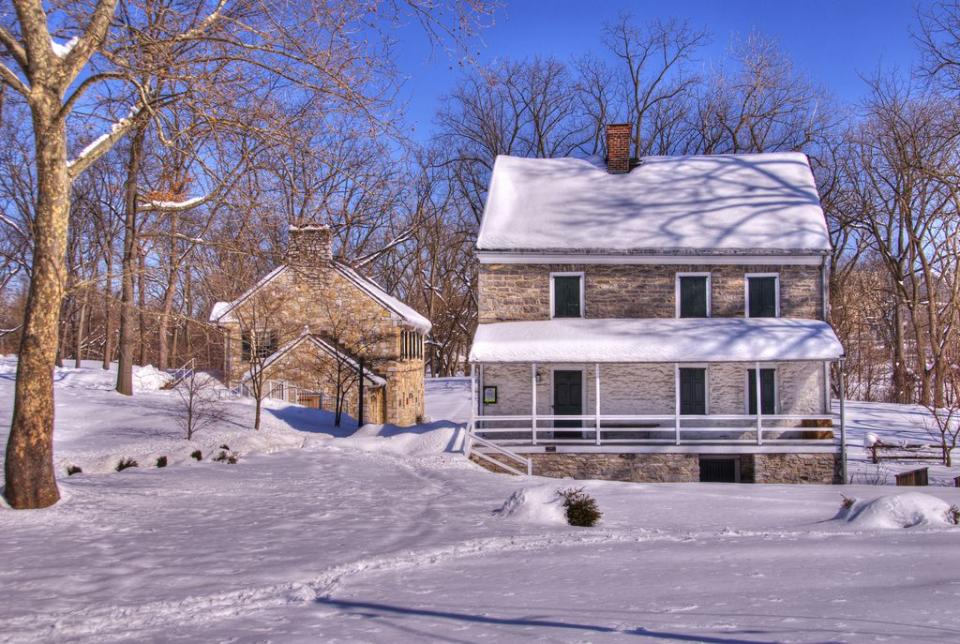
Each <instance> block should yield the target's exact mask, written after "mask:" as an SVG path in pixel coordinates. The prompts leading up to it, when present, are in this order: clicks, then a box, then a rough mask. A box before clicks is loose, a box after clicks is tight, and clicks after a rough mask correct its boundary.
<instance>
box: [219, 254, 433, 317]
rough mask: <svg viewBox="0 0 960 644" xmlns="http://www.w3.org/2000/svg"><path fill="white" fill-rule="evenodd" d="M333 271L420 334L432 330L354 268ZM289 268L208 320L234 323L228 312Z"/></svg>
mask: <svg viewBox="0 0 960 644" xmlns="http://www.w3.org/2000/svg"><path fill="white" fill-rule="evenodd" d="M332 268H333V269H334V270H335V271H336V272H337V273H338V274H340V275H341V276H343V277H344V278H345V279H347V280H348V281H350V282H351V283H352V284H354V285H355V286H357V287H358V288H359V289H361V290H362V291H364V292H365V293H366V294H367V295H369V296H370V297H371V298H373V299H374V300H375V301H377V302H378V303H379V304H380V305H381V306H383V307H384V308H386V309H387V310H388V311H390V312H391V313H392V314H393V315H394V316H395V317H396V318H397V319H399V320H401V321H403V322H405V323H406V324H409V325H410V326H412V327H414V328H415V329H417V330H418V331H421V332H423V333H429V332H430V329H431V327H432V325H431V323H430V320H428V319H427V318H425V317H423V316H422V315H420V314H419V313H417V312H416V311H415V310H414V309H413V308H411V307H409V306H407V305H406V304H404V303H403V302H401V301H400V300H398V299H397V298H395V297H393V296H392V295H390V294H389V293H387V292H386V291H385V290H383V289H382V288H381V287H380V286H379V285H378V284H377V283H376V282H374V281H373V280H371V279H370V278H367V277H364V276H363V275H361V274H360V273H358V272H357V271H355V270H354V269H352V268H350V267H349V266H347V265H346V264H343V263H341V262H336V261H335V262H333V265H332ZM288 269H289V265H287V264H281V265H280V266H277V267H276V268H275V269H273V270H272V271H270V272H269V273H267V274H266V275H264V276H263V277H262V278H261V279H260V281H259V282H257V283H256V284H254V285H253V286H252V287H251V288H249V289H247V291H245V292H244V293H243V294H242V295H241V296H240V297H238V298H237V299H235V300H233V301H232V302H217V303H216V304H214V305H213V310H212V311H211V312H210V321H211V322H214V323H217V322H233V321H236V320H235V318H233V317H232V316H231V315H230V312H231V311H233V309H235V308H236V307H237V306H238V305H240V304H242V303H243V302H244V300H246V299H247V298H249V297H250V296H251V295H253V294H254V293H256V292H257V291H258V290H260V289H261V288H263V287H264V286H266V285H267V284H269V283H270V282H272V281H273V280H274V279H276V278H277V277H279V276H280V275H282V274H283V273H285V272H286V271H287V270H288Z"/></svg>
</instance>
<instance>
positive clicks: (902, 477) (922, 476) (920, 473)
mask: <svg viewBox="0 0 960 644" xmlns="http://www.w3.org/2000/svg"><path fill="white" fill-rule="evenodd" d="M927 472H928V468H926V467H921V468H920V469H919V470H910V471H909V472H903V473H902V474H897V485H905V486H915V485H927V484H928V483H927V481H928V476H927Z"/></svg>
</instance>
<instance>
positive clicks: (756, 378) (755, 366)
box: [753, 362, 763, 445]
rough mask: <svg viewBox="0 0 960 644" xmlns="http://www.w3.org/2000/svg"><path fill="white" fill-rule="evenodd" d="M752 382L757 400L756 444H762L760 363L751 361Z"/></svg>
mask: <svg viewBox="0 0 960 644" xmlns="http://www.w3.org/2000/svg"><path fill="white" fill-rule="evenodd" d="M753 383H754V387H755V389H754V390H755V391H756V400H757V445H763V421H762V420H761V416H763V400H762V399H761V397H760V363H759V362H754V363H753Z"/></svg>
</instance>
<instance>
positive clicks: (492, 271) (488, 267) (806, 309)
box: [479, 264, 823, 324]
mask: <svg viewBox="0 0 960 644" xmlns="http://www.w3.org/2000/svg"><path fill="white" fill-rule="evenodd" d="M565 271H574V272H579V271H582V272H583V273H584V284H585V286H584V288H585V291H584V299H585V301H586V310H585V312H584V313H585V317H587V318H672V317H675V316H676V277H677V273H691V272H693V273H705V272H709V273H710V279H711V315H712V316H714V317H743V315H744V301H745V285H744V275H746V274H747V273H777V274H779V275H780V311H781V315H782V316H783V317H793V318H806V319H821V320H822V319H823V310H822V309H823V301H822V297H821V293H820V268H819V267H817V266H789V265H784V266H751V265H709V266H692V265H691V266H685V265H679V266H672V265H647V264H640V265H595V264H481V265H480V276H479V293H480V296H479V316H480V323H481V324H482V323H485V322H505V321H510V320H547V319H549V318H550V273H558V272H565Z"/></svg>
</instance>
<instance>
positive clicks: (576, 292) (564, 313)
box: [553, 276, 581, 318]
mask: <svg viewBox="0 0 960 644" xmlns="http://www.w3.org/2000/svg"><path fill="white" fill-rule="evenodd" d="M553 317H555V318H578V317H581V315H580V277H579V276H557V277H554V278H553Z"/></svg>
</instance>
